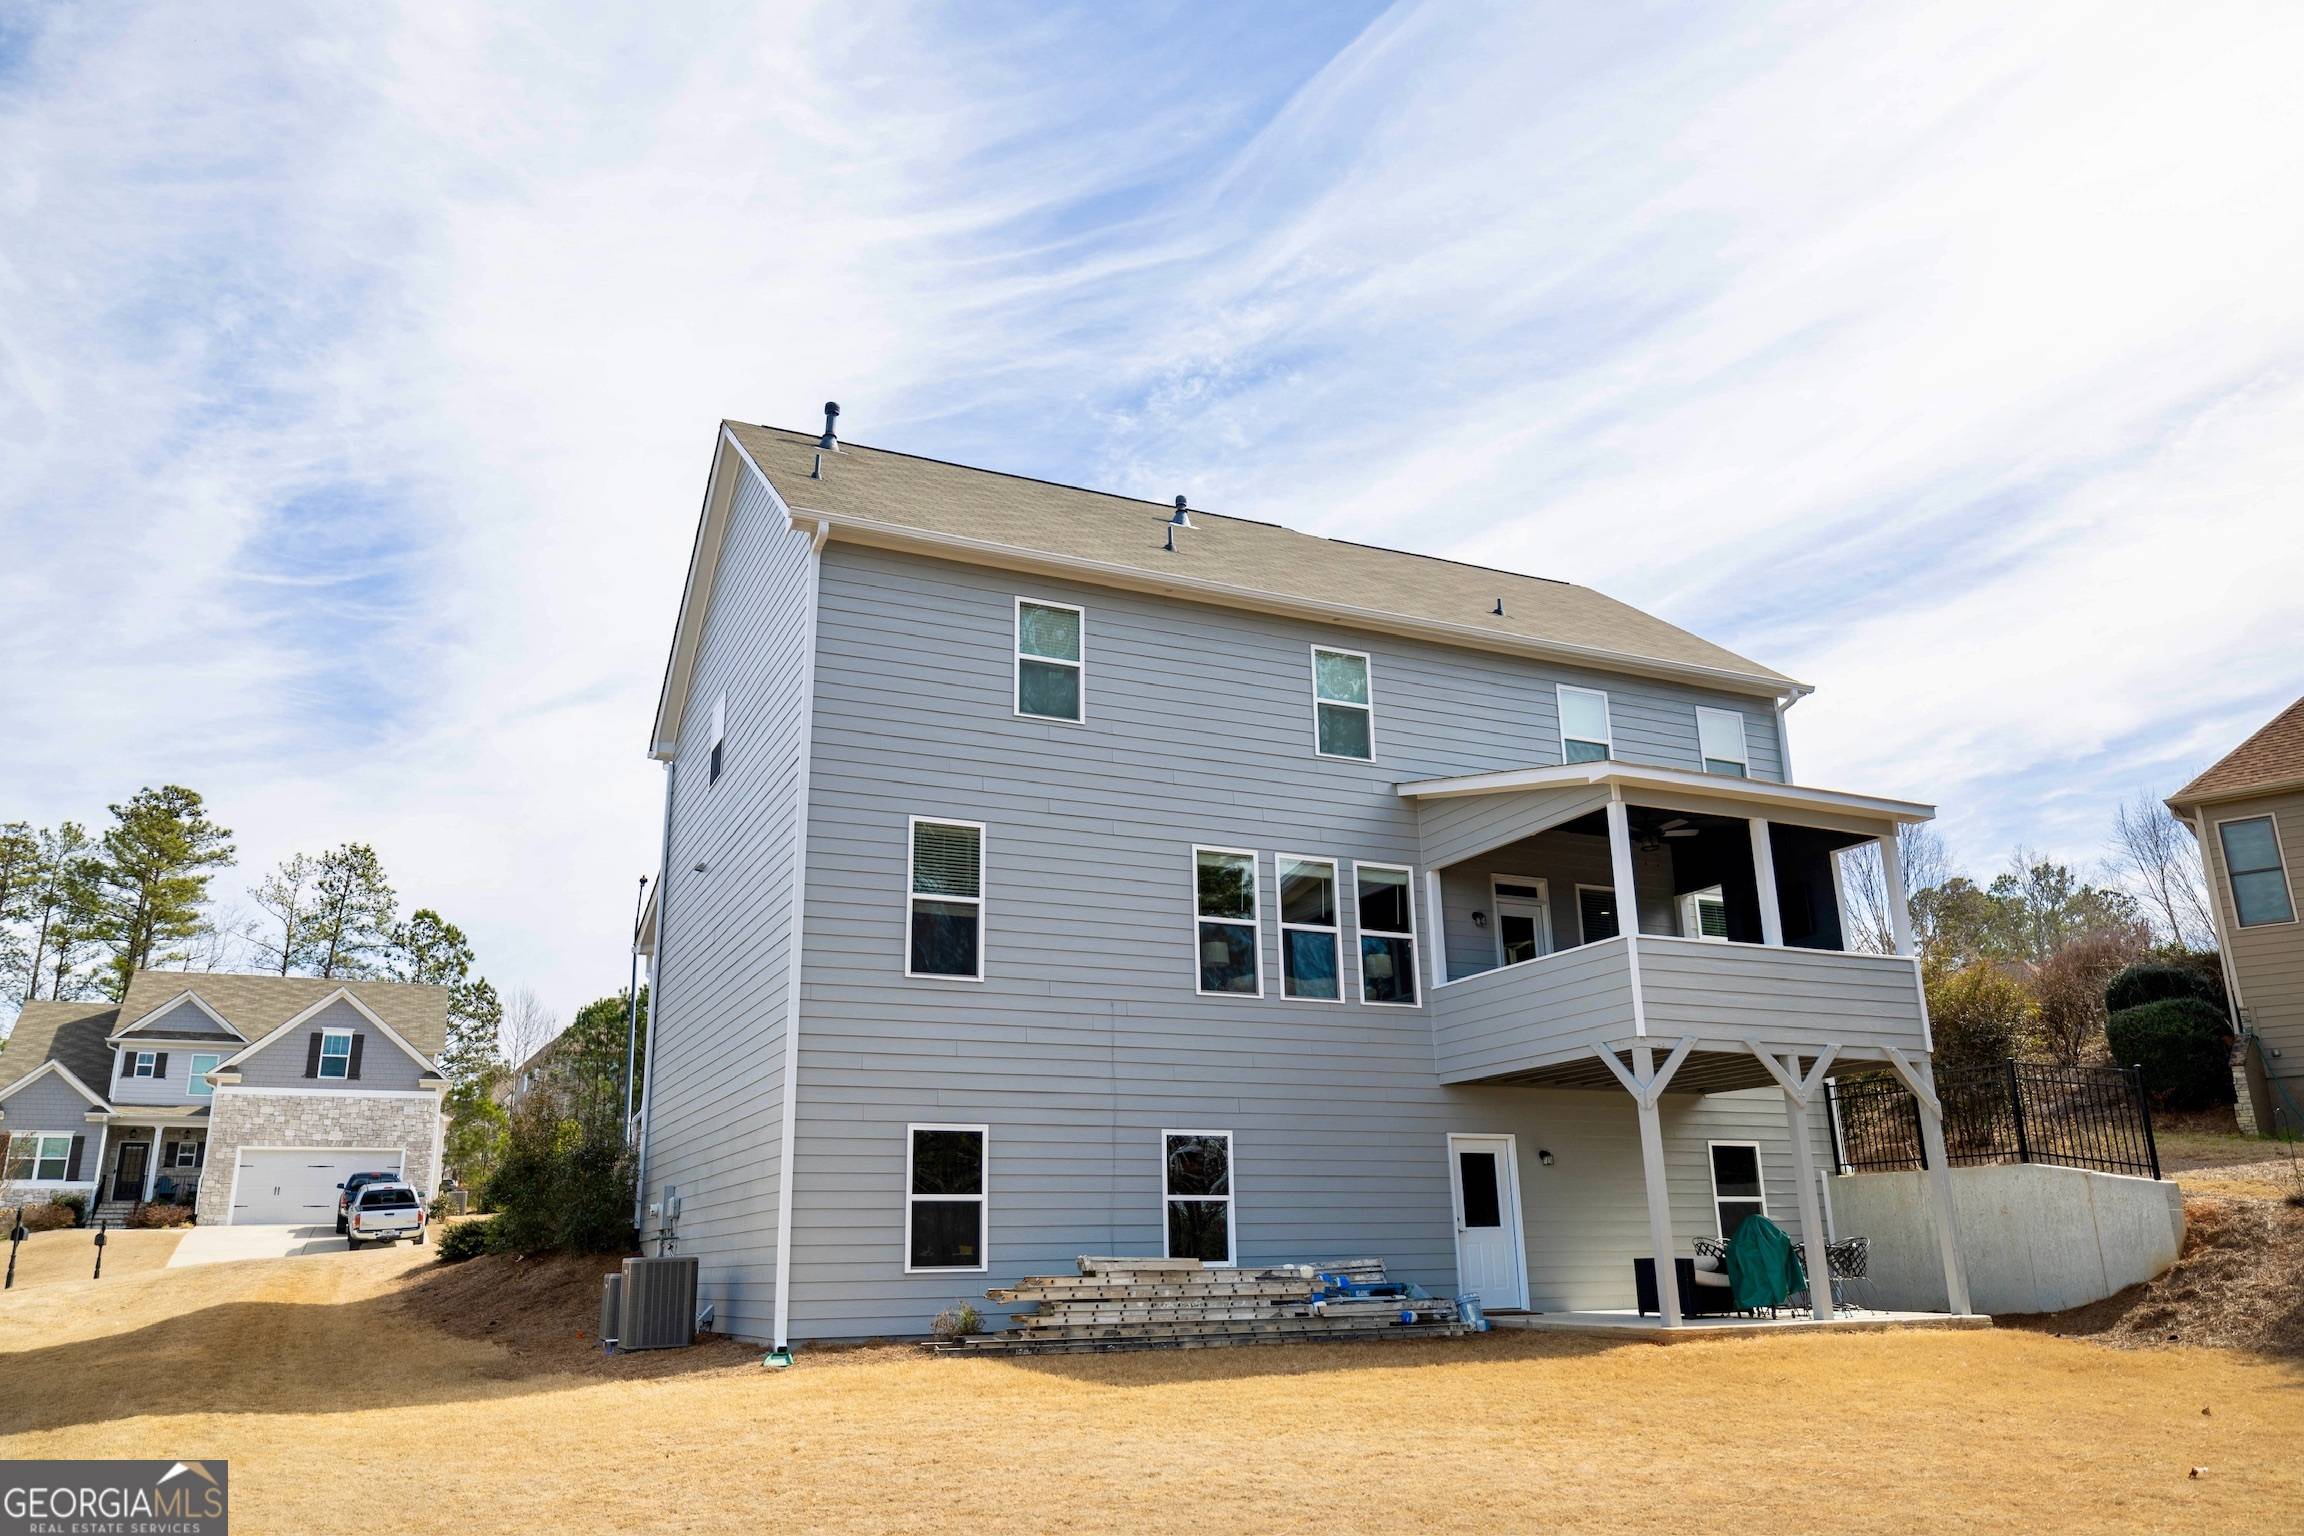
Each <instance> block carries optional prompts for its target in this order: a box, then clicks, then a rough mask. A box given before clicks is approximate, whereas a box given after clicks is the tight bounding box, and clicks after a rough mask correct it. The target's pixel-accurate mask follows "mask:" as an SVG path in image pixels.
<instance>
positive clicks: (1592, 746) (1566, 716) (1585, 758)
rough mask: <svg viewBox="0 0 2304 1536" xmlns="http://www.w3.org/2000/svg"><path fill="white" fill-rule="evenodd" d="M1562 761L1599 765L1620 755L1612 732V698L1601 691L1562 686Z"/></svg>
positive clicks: (1563, 684)
mask: <svg viewBox="0 0 2304 1536" xmlns="http://www.w3.org/2000/svg"><path fill="white" fill-rule="evenodd" d="M1560 753H1561V761H1563V762H1569V763H1597V762H1601V761H1603V760H1604V759H1607V758H1610V757H1614V756H1615V755H1616V738H1615V737H1614V736H1613V735H1611V734H1610V733H1609V729H1608V695H1606V694H1605V693H1602V692H1601V691H1600V690H1599V689H1597V688H1571V687H1569V686H1568V685H1567V684H1566V683H1562V684H1561V685H1560Z"/></svg>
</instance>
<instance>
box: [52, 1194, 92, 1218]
mask: <svg viewBox="0 0 2304 1536" xmlns="http://www.w3.org/2000/svg"><path fill="white" fill-rule="evenodd" d="M49 1203H50V1204H52V1205H60V1206H63V1207H64V1208H65V1209H66V1210H68V1211H70V1212H71V1213H72V1225H74V1226H76V1227H84V1226H86V1225H88V1197H87V1196H86V1195H84V1194H81V1193H80V1192H79V1191H78V1190H76V1189H68V1190H66V1191H65V1192H64V1193H63V1194H60V1195H58V1196H56V1197H55V1199H53V1200H52V1201H50V1202H49Z"/></svg>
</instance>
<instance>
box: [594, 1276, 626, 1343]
mask: <svg viewBox="0 0 2304 1536" xmlns="http://www.w3.org/2000/svg"><path fill="white" fill-rule="evenodd" d="M623 1333H624V1276H623V1275H622V1274H621V1273H617V1274H613V1275H602V1276H601V1277H600V1342H601V1343H602V1344H603V1345H605V1346H606V1347H608V1348H610V1349H614V1348H615V1347H616V1341H617V1339H619V1338H621V1337H622V1336H623Z"/></svg>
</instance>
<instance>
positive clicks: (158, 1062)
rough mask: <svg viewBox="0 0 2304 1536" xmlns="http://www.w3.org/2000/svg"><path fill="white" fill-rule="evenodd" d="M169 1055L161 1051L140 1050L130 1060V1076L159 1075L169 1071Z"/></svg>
mask: <svg viewBox="0 0 2304 1536" xmlns="http://www.w3.org/2000/svg"><path fill="white" fill-rule="evenodd" d="M167 1059H168V1058H167V1056H166V1055H164V1054H163V1053H161V1052H159V1051H138V1052H137V1053H136V1054H135V1055H134V1056H133V1057H131V1058H130V1059H129V1062H128V1075H129V1076H130V1077H159V1076H161V1075H163V1074H164V1073H166V1072H167V1070H168V1069H167V1067H165V1066H163V1065H162V1063H163V1062H165V1061H167Z"/></svg>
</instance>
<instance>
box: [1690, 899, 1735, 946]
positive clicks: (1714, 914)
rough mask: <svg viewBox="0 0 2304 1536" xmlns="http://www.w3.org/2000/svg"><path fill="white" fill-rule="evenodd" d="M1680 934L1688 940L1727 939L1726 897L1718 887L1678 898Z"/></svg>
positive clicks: (1722, 940)
mask: <svg viewBox="0 0 2304 1536" xmlns="http://www.w3.org/2000/svg"><path fill="white" fill-rule="evenodd" d="M1680 934H1681V937H1683V938H1689V939H1716V940H1719V941H1721V942H1723V943H1724V942H1726V941H1727V938H1728V897H1727V893H1726V892H1724V891H1723V890H1722V889H1721V888H1720V887H1719V886H1717V885H1714V886H1708V887H1706V888H1705V889H1703V890H1701V891H1690V892H1689V893H1688V894H1687V895H1685V896H1683V897H1681V898H1680Z"/></svg>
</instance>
